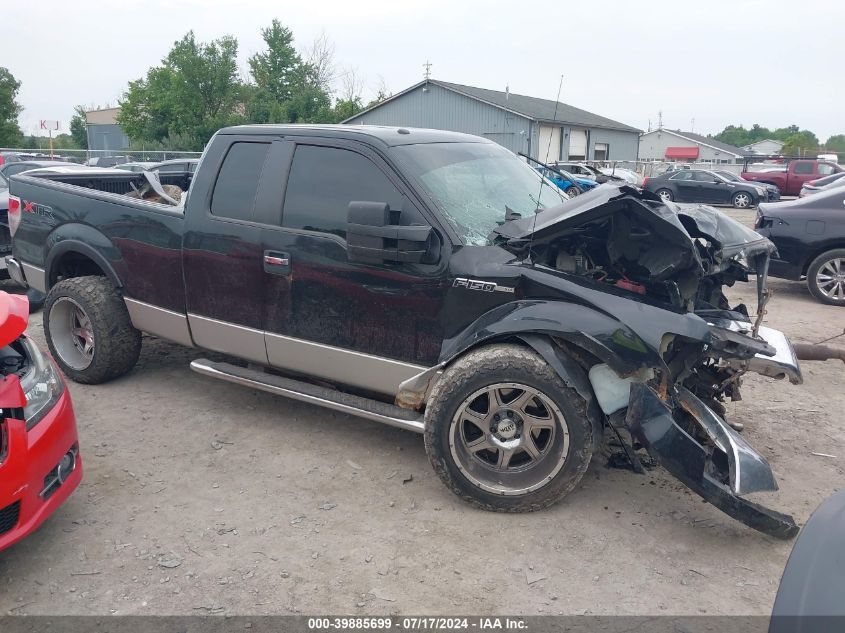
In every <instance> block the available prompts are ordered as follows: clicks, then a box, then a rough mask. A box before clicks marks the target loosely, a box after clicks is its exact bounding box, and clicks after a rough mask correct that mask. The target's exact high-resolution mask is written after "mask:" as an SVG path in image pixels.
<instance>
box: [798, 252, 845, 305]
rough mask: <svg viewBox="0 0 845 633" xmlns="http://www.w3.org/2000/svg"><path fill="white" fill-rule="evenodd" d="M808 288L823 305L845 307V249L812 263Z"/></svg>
mask: <svg viewBox="0 0 845 633" xmlns="http://www.w3.org/2000/svg"><path fill="white" fill-rule="evenodd" d="M807 287H808V288H809V289H810V293H811V294H812V295H813V296H814V297H815V298H816V299H818V300H819V301H821V302H822V303H826V304H828V305H832V306H845V248H836V249H833V250H830V251H827V252H826V253H822V254H821V255H819V256H818V257H816V258H815V259H814V260H813V261H812V262H811V263H810V266H809V268H807Z"/></svg>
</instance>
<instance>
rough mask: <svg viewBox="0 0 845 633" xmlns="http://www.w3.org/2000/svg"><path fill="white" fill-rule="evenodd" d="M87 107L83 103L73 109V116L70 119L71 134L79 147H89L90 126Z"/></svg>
mask: <svg viewBox="0 0 845 633" xmlns="http://www.w3.org/2000/svg"><path fill="white" fill-rule="evenodd" d="M87 120H88V119H87V116H86V114H85V108H83V107H82V106H81V105H78V106H76V107H75V108H74V109H73V116H72V117H71V119H70V135H71V137H73V142H74V143H75V144H76V147H77V148H79V149H88V126H87Z"/></svg>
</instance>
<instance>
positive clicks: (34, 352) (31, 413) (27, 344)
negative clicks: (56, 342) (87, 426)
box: [20, 336, 65, 431]
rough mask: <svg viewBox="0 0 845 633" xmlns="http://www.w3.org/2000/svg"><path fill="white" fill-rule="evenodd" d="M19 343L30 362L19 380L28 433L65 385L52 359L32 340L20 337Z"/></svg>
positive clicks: (51, 406) (52, 404) (58, 396)
mask: <svg viewBox="0 0 845 633" xmlns="http://www.w3.org/2000/svg"><path fill="white" fill-rule="evenodd" d="M20 342H21V345H22V346H23V348H24V351H25V352H26V355H27V357H28V358H29V360H30V366H29V368H28V369H27V371H26V373H25V374H24V375H23V377H22V378H21V379H20V380H21V388H22V389H23V392H24V396H25V397H26V406H25V407H24V409H23V412H24V419H25V420H26V430H27V431H29V430H30V429H31V428H32V427H34V426H35V425H36V424H38V423H39V422H40V421H41V420H42V419H44V416H45V415H47V413H49V412H50V410H51V409H52V408H53V407H54V406H55V405H56V403H57V402H58V401H59V398H60V397H61V395H62V392H63V391H64V390H65V384H64V381H63V380H62V378H61V376H60V375H59V370H58V369H57V368H56V366H55V365H54V364H53V361H52V359H50V357H49V356H47V355H46V354H44V352H42V351H41V349H40V348H39V347H38V345H36V344H35V343H34V342H33V341H32V339H30V338H29V337H26V336H22V337H21V338H20Z"/></svg>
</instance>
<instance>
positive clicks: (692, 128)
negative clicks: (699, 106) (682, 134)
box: [689, 117, 695, 132]
mask: <svg viewBox="0 0 845 633" xmlns="http://www.w3.org/2000/svg"><path fill="white" fill-rule="evenodd" d="M689 131H690V132H695V117H692V118H691V119H690V120H689Z"/></svg>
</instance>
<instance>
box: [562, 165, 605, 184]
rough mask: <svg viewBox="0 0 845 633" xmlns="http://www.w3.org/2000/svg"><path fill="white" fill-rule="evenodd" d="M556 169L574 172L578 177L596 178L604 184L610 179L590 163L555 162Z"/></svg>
mask: <svg viewBox="0 0 845 633" xmlns="http://www.w3.org/2000/svg"><path fill="white" fill-rule="evenodd" d="M553 167H555V168H556V169H562V170H563V171H565V172H567V173H570V174H572V175H573V176H575V177H576V178H584V179H585V180H595V181H596V182H597V183H599V184H602V183H605V182H607V181H608V177H607V176H606V175H604V174H603V173H601V172H600V171H599V170H598V169H596V168H595V167H591V166H590V165H584V164H582V163H555V164H554V165H553Z"/></svg>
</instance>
